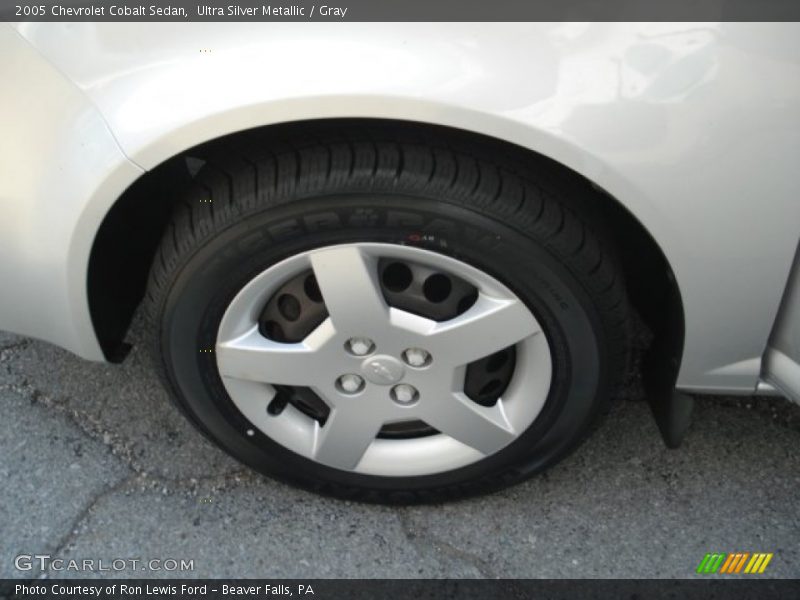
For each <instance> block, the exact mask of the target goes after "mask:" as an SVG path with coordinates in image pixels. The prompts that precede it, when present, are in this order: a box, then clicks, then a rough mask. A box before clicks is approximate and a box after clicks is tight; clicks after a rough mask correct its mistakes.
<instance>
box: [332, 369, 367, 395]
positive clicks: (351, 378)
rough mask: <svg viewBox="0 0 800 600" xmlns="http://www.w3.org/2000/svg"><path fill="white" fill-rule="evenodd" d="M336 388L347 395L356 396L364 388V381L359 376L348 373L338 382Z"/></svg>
mask: <svg viewBox="0 0 800 600" xmlns="http://www.w3.org/2000/svg"><path fill="white" fill-rule="evenodd" d="M336 387H337V388H339V391H340V392H344V393H345V394H356V393H358V392H360V391H361V390H362V389H363V388H364V380H363V379H362V378H361V377H359V376H358V375H355V374H353V373H347V374H346V375H342V376H341V377H339V379H337V380H336Z"/></svg>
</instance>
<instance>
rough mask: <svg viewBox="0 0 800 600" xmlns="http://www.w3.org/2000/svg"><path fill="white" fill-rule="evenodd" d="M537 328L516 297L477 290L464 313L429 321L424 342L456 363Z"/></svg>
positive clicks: (491, 351) (489, 351) (533, 332)
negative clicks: (474, 297) (477, 293)
mask: <svg viewBox="0 0 800 600" xmlns="http://www.w3.org/2000/svg"><path fill="white" fill-rule="evenodd" d="M540 332H541V329H540V328H539V325H538V323H537V322H536V320H535V319H534V318H533V316H532V315H531V313H530V310H528V308H527V307H526V306H525V304H523V303H522V302H521V301H520V300H518V299H516V298H493V297H489V296H486V295H483V294H481V296H480V297H479V298H478V301H477V302H476V303H475V305H474V306H472V308H470V309H469V310H468V311H467V312H465V313H464V314H462V315H459V316H458V317H456V318H455V319H451V320H450V321H445V322H443V323H436V324H435V325H432V327H431V328H430V332H429V334H428V336H429V339H428V340H427V341H426V342H425V343H427V344H428V345H429V346H430V347H431V349H432V350H431V352H433V353H434V354H439V355H441V356H444V357H446V359H447V360H448V362H449V363H451V364H453V365H455V366H457V365H463V364H466V363H469V362H472V361H474V360H477V359H479V358H483V357H485V356H489V355H490V354H494V353H495V352H498V351H499V350H502V349H503V348H508V347H509V346H513V345H514V344H518V343H519V342H522V341H523V340H525V339H526V338H528V337H530V336H532V335H536V334H538V333H540Z"/></svg>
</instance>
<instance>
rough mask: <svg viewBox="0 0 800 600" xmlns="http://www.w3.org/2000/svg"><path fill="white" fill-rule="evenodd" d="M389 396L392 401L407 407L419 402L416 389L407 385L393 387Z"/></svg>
mask: <svg viewBox="0 0 800 600" xmlns="http://www.w3.org/2000/svg"><path fill="white" fill-rule="evenodd" d="M389 394H390V395H391V396H392V400H394V401H395V402H397V403H398V404H403V405H409V404H414V402H416V401H417V400H419V392H418V391H417V388H415V387H414V386H413V385H408V384H407V383H401V384H399V385H396V386H394V387H393V388H392V390H391V392H389Z"/></svg>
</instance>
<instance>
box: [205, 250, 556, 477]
mask: <svg viewBox="0 0 800 600" xmlns="http://www.w3.org/2000/svg"><path fill="white" fill-rule="evenodd" d="M381 259H384V260H385V259H397V260H406V261H411V262H415V263H420V264H423V265H425V266H426V268H430V269H433V270H435V271H437V272H439V273H445V274H449V275H453V276H456V277H458V278H460V279H462V280H464V281H466V282H468V283H469V284H471V285H472V286H474V287H475V288H476V289H477V299H476V300H475V301H474V303H473V304H472V305H471V306H470V307H469V308H468V309H466V311H465V312H463V313H462V314H459V315H458V316H457V317H455V318H453V319H448V320H444V321H435V320H432V319H428V318H424V317H421V316H419V315H417V314H414V313H412V312H407V311H404V310H400V309H397V308H395V307H392V306H389V304H388V303H387V300H386V298H385V294H384V293H383V292H382V289H381V285H380V283H379V280H378V262H379V260H381ZM309 269H310V270H311V271H312V272H313V274H314V276H315V277H316V282H317V284H318V286H319V291H320V292H321V294H322V298H323V300H324V304H325V307H326V309H327V311H328V316H327V317H326V318H325V319H324V320H323V321H322V323H321V324H320V325H319V326H317V327H316V328H315V329H313V331H311V333H310V334H308V335H307V336H306V337H305V338H304V339H303V340H302V341H300V342H297V343H281V342H276V341H273V340H271V339H268V338H267V337H265V336H264V335H262V333H261V332H260V330H259V325H258V319H259V315H260V312H261V310H262V309H263V307H264V305H265V304H266V303H267V301H268V300H269V299H270V298H271V297H272V295H273V294H274V293H275V292H276V290H277V289H278V288H279V287H280V286H281V285H282V284H283V283H284V282H286V281H288V280H289V279H291V278H292V277H294V276H296V275H297V274H298V273H302V272H303V271H306V270H309ZM509 347H514V348H515V351H516V366H515V368H514V371H513V375H512V376H511V379H510V382H509V383H508V386H507V387H506V388H505V390H504V391H503V393H502V395H501V396H500V397H499V398H498V399H497V401H496V403H494V404H493V405H492V406H483V405H480V404H478V403H476V402H475V401H473V400H472V399H471V398H470V397H468V396H467V394H465V392H464V380H465V374H466V372H467V368H468V367H467V366H468V365H469V364H470V363H473V362H474V361H477V360H480V359H484V358H486V357H488V356H490V355H493V354H494V353H497V352H499V351H502V350H503V349H506V348H509ZM216 357H217V367H218V369H219V373H220V375H221V377H222V381H223V383H224V385H225V388H226V390H227V392H228V394H229V395H230V397H231V399H232V401H233V403H234V404H235V405H236V407H237V408H238V409H239V410H240V411H241V412H242V414H243V415H244V416H245V417H246V418H247V419H248V420H249V421H250V423H251V424H252V428H255V429H257V430H260V431H261V432H262V433H264V434H265V435H267V436H269V437H270V438H272V439H273V440H275V441H276V442H278V443H280V444H282V445H283V446H285V447H287V448H289V449H290V450H292V451H294V452H296V453H298V454H300V455H302V456H305V457H307V458H310V459H312V460H315V461H317V462H320V463H322V464H325V465H328V466H330V467H334V468H337V469H342V470H346V471H355V472H358V473H364V474H371V475H382V476H413V475H427V474H432V473H438V472H442V471H447V470H451V469H456V468H459V467H462V466H465V465H467V464H470V463H473V462H475V461H478V460H480V459H482V458H484V457H486V456H488V455H491V454H494V453H495V452H497V451H499V450H501V449H502V448H504V447H505V446H507V445H508V444H510V443H511V442H513V441H514V440H515V439H516V438H517V437H518V436H519V435H520V434H522V433H523V432H524V431H525V430H526V429H527V428H528V427H529V426H530V425H531V423H533V421H534V420H535V419H536V417H537V415H538V414H539V412H540V411H541V409H542V406H543V405H544V402H545V400H546V398H547V393H548V391H549V389H550V381H551V376H552V361H551V355H550V350H549V346H548V344H547V340H546V337H545V335H543V334H542V331H541V328H540V326H539V324H538V322H537V321H536V319H535V318H534V316H533V314H532V313H531V312H530V310H529V309H528V308H527V307H526V306H525V305H524V304H523V303H522V302H521V301H520V300H519V299H518V298H517V297H516V295H514V293H513V292H511V291H510V290H509V289H508V288H507V287H505V286H504V285H503V284H501V283H500V282H498V281H497V280H496V279H494V278H492V277H490V276H489V275H487V274H486V273H484V272H482V271H480V270H478V269H475V268H474V267H471V266H469V265H467V264H465V263H463V262H460V261H458V260H455V259H452V258H449V257H447V256H443V255H440V254H437V253H434V252H429V251H427V250H421V249H418V248H410V247H407V246H397V245H391V244H371V243H364V244H347V245H340V246H330V247H326V248H320V249H318V250H312V251H309V252H305V253H302V254H299V255H296V256H293V257H291V258H289V259H286V260H284V261H283V262H281V263H278V264H277V265H274V266H272V267H270V268H269V269H267V270H266V271H264V272H263V273H261V274H260V275H259V276H257V277H256V278H254V279H253V280H252V281H251V282H250V283H248V284H247V285H246V286H245V287H244V288H243V289H242V290H241V291H240V292H239V294H238V295H237V296H236V297H235V298H234V300H233V301H232V302H231V304H230V306H229V307H228V309H227V311H226V312H225V315H224V316H223V319H222V323H221V324H220V328H219V332H218V341H217V346H216ZM276 386H302V387H307V388H310V389H311V390H312V391H313V392H314V393H315V394H316V395H317V396H318V397H319V398H321V399H322V400H323V401H324V403H325V404H326V405H327V406H328V407H329V409H330V413H329V415H328V416H327V418H326V419H325V421H324V424H320V422H318V421H317V420H315V419H313V418H311V417H309V416H308V415H307V414H305V413H303V412H302V411H301V410H298V409H297V408H296V407H294V406H291V405H290V406H287V407H286V409H285V410H283V411H282V412H280V414H270V413H269V412H268V410H267V406H268V405H269V403H270V402H271V401H272V399H273V397H275V395H276V394H277V391H276ZM408 421H422V422H423V423H425V424H427V425H428V426H430V427H431V428H434V430H435V432H434V434H433V435H425V436H422V437H412V438H408V439H386V438H383V437H380V436H379V433H380V432H381V428H382V427H384V426H386V425H389V424H393V423H394V424H396V423H402V422H408Z"/></svg>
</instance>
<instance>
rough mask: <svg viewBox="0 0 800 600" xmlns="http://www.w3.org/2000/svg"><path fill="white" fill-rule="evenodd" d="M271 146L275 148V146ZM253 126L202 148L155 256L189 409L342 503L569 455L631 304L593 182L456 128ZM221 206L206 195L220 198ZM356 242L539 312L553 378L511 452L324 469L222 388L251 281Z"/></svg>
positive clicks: (520, 473)
mask: <svg viewBox="0 0 800 600" xmlns="http://www.w3.org/2000/svg"><path fill="white" fill-rule="evenodd" d="M270 139H271V138H270ZM289 139H290V141H286V142H274V141H269V142H267V141H265V139H264V138H263V137H262V136H259V135H258V134H254V135H253V136H252V137H250V138H248V139H247V140H241V139H240V140H238V142H237V143H235V144H233V143H215V144H209V145H206V146H205V147H202V148H199V149H197V150H196V151H195V152H193V153H192V155H193V156H196V157H197V158H199V159H201V160H202V161H204V164H203V166H202V168H201V169H200V170H199V172H198V173H197V174H196V176H195V178H194V184H193V185H192V187H191V189H189V190H187V191H186V195H185V197H184V198H183V199H182V200H181V201H180V202H179V204H178V206H177V209H176V211H175V214H174V218H173V220H172V222H171V224H170V225H169V228H168V231H167V232H166V234H165V236H164V239H163V242H162V244H161V247H160V249H159V251H158V255H157V257H156V260H155V261H154V264H153V267H152V272H151V277H150V282H149V288H148V292H147V295H146V305H147V307H146V308H147V311H146V314H147V315H148V319H149V322H150V329H151V331H152V334H153V344H152V348H153V352H154V359H155V362H156V364H157V366H158V368H159V370H160V372H161V375H162V377H163V378H164V380H165V381H166V383H167V385H168V387H169V388H170V390H171V392H172V394H173V397H174V399H175V401H176V403H177V405H178V406H179V407H180V409H181V410H182V411H183V412H184V413H185V414H186V415H187V416H188V417H189V419H190V420H191V421H192V422H193V423H194V424H195V425H196V426H197V427H198V428H199V429H200V430H201V431H202V432H203V433H204V434H206V435H207V436H208V437H209V438H210V439H212V440H213V441H214V442H215V443H217V444H218V445H219V446H220V447H221V448H223V449H224V450H225V451H226V452H228V453H230V454H231V455H233V456H234V457H236V458H237V459H239V460H240V461H242V462H244V463H246V464H248V465H250V466H251V467H253V468H255V469H257V470H259V471H261V472H263V473H266V474H269V475H272V476H275V477H278V478H280V479H283V480H287V481H291V482H293V483H296V484H299V485H301V486H303V487H306V488H309V489H312V490H315V491H318V492H322V493H326V494H332V495H335V496H340V497H348V498H356V499H363V500H371V501H383V502H415V501H437V500H441V499H444V498H451V497H458V496H463V495H467V494H473V493H478V492H485V491H489V490H494V489H498V488H500V487H503V486H506V485H509V484H512V483H515V482H518V481H521V480H523V479H524V478H526V477H528V476H530V475H531V474H533V473H536V472H539V471H542V470H543V469H545V468H547V467H549V466H551V465H553V464H554V463H555V462H557V461H558V460H560V459H561V458H563V457H564V456H565V455H566V454H567V453H568V452H569V451H570V450H572V449H573V448H575V447H576V446H577V445H578V444H579V442H580V441H581V440H582V439H584V437H585V436H586V435H587V433H588V432H589V431H590V430H591V427H592V425H593V424H594V423H595V422H596V421H597V419H598V416H599V415H601V414H602V413H604V412H605V411H606V410H607V407H608V403H609V400H610V397H611V392H612V390H613V389H614V386H615V384H616V383H617V382H618V381H619V380H620V378H621V376H622V375H623V374H624V367H625V365H626V355H627V349H628V337H629V319H628V303H627V298H626V293H625V288H624V285H623V280H622V277H621V273H620V270H619V268H618V266H617V264H616V260H615V258H614V254H613V249H612V246H611V244H609V243H608V241H607V240H606V239H605V235H604V233H603V227H602V223H601V222H600V221H599V219H598V218H597V217H596V216H594V215H592V208H591V206H589V205H587V204H586V202H585V200H586V197H587V196H588V195H590V194H591V192H590V190H589V187H588V186H586V185H584V184H583V183H581V182H579V181H577V180H573V179H571V178H570V177H564V176H563V175H562V173H561V171H560V170H559V168H556V167H554V166H553V165H552V164H551V163H549V162H548V161H546V160H544V159H536V158H535V157H534V158H531V157H529V156H527V155H522V154H520V155H517V154H516V151H514V150H508V149H507V147H506V146H504V145H494V143H493V142H487V143H485V144H476V143H475V142H474V140H473V139H472V138H469V137H465V136H462V135H461V134H459V133H453V132H449V131H446V130H430V129H422V128H419V129H409V128H403V129H398V128H395V127H391V126H379V127H370V128H365V127H361V126H355V125H354V126H352V127H347V128H345V129H341V126H339V127H338V128H337V127H333V126H331V127H330V128H326V129H322V130H320V129H316V130H314V133H313V135H311V134H309V133H307V132H306V133H302V132H297V131H293V132H292V133H291V137H290V138H289ZM209 200H210V202H209ZM355 241H379V242H387V243H396V244H409V245H417V246H420V247H422V248H426V249H429V250H433V251H435V252H440V253H444V254H448V255H450V256H453V257H455V258H458V259H460V260H462V261H464V262H467V263H469V264H472V265H473V266H476V267H478V268H480V269H482V270H484V271H486V272H487V273H489V274H490V275H492V276H494V277H495V278H497V279H498V280H500V281H502V282H503V283H505V284H506V285H507V286H508V287H509V288H511V289H512V290H513V291H514V292H515V293H516V294H517V296H518V297H519V298H521V299H522V300H523V301H524V302H525V303H526V304H527V305H528V307H529V308H530V309H531V310H532V311H533V313H534V314H535V315H536V318H537V320H538V321H539V322H540V323H541V324H542V326H543V328H544V330H545V333H546V335H547V338H548V342H549V344H550V347H551V353H552V356H553V361H554V371H553V380H552V385H551V389H550V392H549V396H548V399H547V401H546V403H545V406H544V408H543V410H542V412H541V413H540V414H539V416H538V417H537V418H536V420H535V421H534V423H533V424H532V425H531V426H530V427H529V428H528V430H526V431H525V433H523V434H522V435H521V436H520V437H519V438H517V439H516V440H515V441H514V442H512V443H511V444H510V445H509V446H507V447H505V448H504V449H503V450H501V451H499V452H497V453H496V454H494V455H491V456H489V457H487V458H485V459H483V460H481V461H479V462H477V463H474V464H472V465H468V466H466V467H463V468H460V469H457V470H454V471H450V472H445V473H440V474H436V475H428V476H424V477H402V478H388V477H375V476H367V475H361V474H355V473H351V472H345V471H339V470H336V469H333V468H330V467H326V466H324V465H321V464H319V463H316V462H314V461H311V460H309V459H307V458H304V457H301V456H299V455H297V454H294V453H292V452H291V451H289V450H288V449H286V448H284V447H283V446H281V445H279V444H277V443H275V442H274V441H272V440H270V439H269V438H267V437H266V436H264V435H258V436H256V437H251V438H248V437H247V436H245V435H244V434H243V432H244V430H245V429H247V427H248V424H247V422H246V420H245V419H244V417H243V416H242V415H241V414H240V413H239V412H238V411H237V410H236V408H235V407H234V406H233V404H232V402H231V400H230V399H229V398H228V396H227V394H226V391H225V389H224V387H223V385H222V383H221V380H220V377H219V375H218V373H217V370H216V364H215V360H214V356H213V354H210V353H203V352H200V351H199V350H200V349H205V348H213V346H214V344H215V340H216V331H217V329H218V326H219V323H220V320H221V318H222V314H223V313H224V311H225V308H226V307H227V306H228V304H229V302H230V301H231V299H232V298H233V297H234V296H235V294H236V293H237V292H238V290H240V289H241V288H242V287H243V286H244V285H245V284H246V283H247V282H248V281H249V280H251V279H252V278H253V277H254V276H255V275H256V274H258V273H259V272H261V271H263V270H264V269H265V268H267V267H268V266H270V265H272V264H274V263H275V262H277V261H280V260H282V259H284V258H286V257H288V256H291V255H293V254H296V253H298V252H301V251H305V250H308V249H311V248H315V247H320V246H325V245H330V244H336V243H345V242H355Z"/></svg>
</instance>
